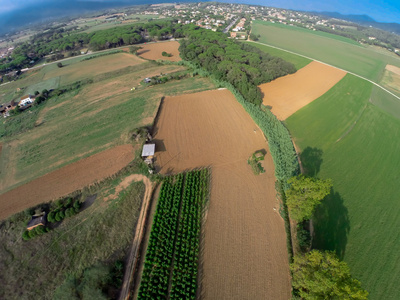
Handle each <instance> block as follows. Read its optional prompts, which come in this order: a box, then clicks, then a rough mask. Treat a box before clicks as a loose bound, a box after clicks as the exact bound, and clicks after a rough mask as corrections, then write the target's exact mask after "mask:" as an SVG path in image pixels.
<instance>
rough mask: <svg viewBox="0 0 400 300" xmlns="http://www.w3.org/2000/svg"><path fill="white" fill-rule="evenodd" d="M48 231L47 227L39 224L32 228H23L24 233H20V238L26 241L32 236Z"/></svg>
mask: <svg viewBox="0 0 400 300" xmlns="http://www.w3.org/2000/svg"><path fill="white" fill-rule="evenodd" d="M49 231H50V228H49V227H47V226H43V225H40V226H37V227H35V228H33V229H32V230H25V231H24V233H23V234H22V238H23V239H24V240H25V241H27V240H30V239H32V238H34V237H35V236H39V235H42V234H45V233H46V232H49Z"/></svg>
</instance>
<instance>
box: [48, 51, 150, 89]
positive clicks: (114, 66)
mask: <svg viewBox="0 0 400 300" xmlns="http://www.w3.org/2000/svg"><path fill="white" fill-rule="evenodd" d="M141 63H143V60H142V59H140V58H138V57H137V56H135V55H132V54H128V53H116V54H110V55H106V56H100V57H96V58H93V59H89V60H85V61H82V62H79V63H74V64H71V65H68V62H65V64H64V67H62V68H52V69H51V70H48V71H46V74H45V76H44V78H43V80H46V79H49V78H53V77H58V76H61V79H60V84H68V83H71V82H74V81H77V80H80V79H86V78H91V77H93V76H94V75H99V74H103V73H107V72H111V71H115V70H118V69H122V68H126V67H129V66H136V65H139V64H141Z"/></svg>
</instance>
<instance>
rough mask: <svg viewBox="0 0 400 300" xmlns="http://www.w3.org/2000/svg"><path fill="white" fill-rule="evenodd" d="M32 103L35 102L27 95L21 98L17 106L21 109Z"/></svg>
mask: <svg viewBox="0 0 400 300" xmlns="http://www.w3.org/2000/svg"><path fill="white" fill-rule="evenodd" d="M33 101H35V98H33V96H31V95H27V96H24V97H22V98H21V100H20V101H19V102H18V106H19V107H23V106H26V105H28V104H32V102H33Z"/></svg>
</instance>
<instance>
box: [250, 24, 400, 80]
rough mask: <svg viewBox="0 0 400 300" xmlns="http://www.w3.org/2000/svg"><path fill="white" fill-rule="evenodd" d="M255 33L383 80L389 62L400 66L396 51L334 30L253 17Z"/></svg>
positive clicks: (263, 40) (272, 42)
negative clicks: (367, 44)
mask: <svg viewBox="0 0 400 300" xmlns="http://www.w3.org/2000/svg"><path fill="white" fill-rule="evenodd" d="M252 33H254V34H260V35H261V38H260V42H261V43H265V44H269V45H272V46H275V47H280V48H282V49H285V50H289V51H293V52H295V53H299V54H301V55H305V56H307V57H311V58H313V59H317V60H320V61H322V62H325V63H328V64H331V65H333V66H335V67H339V68H342V69H344V70H346V71H350V72H354V73H356V74H358V75H360V76H364V77H365V78H368V79H370V80H373V81H375V82H379V81H380V79H381V76H382V74H383V71H384V69H385V66H386V64H391V65H394V66H397V67H400V57H398V56H396V55H395V54H390V53H389V52H387V54H384V53H381V52H380V51H377V50H375V49H374V48H372V47H364V46H361V45H355V44H354V43H355V42H354V41H352V40H350V39H346V40H343V39H345V38H341V37H338V36H336V35H333V34H327V33H321V34H320V33H319V32H314V31H311V30H306V29H301V28H295V27H293V26H286V25H278V24H272V23H268V22H263V21H253V26H252Z"/></svg>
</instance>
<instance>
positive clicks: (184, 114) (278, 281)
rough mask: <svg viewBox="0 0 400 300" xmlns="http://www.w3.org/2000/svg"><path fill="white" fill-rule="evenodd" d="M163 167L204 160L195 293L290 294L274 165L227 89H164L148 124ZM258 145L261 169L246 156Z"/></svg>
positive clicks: (181, 168) (282, 296)
mask: <svg viewBox="0 0 400 300" xmlns="http://www.w3.org/2000/svg"><path fill="white" fill-rule="evenodd" d="M154 140H155V143H156V155H155V159H156V164H157V166H158V167H159V168H160V169H161V170H160V172H161V173H163V174H167V173H177V172H181V171H184V170H187V169H193V168H196V167H204V166H210V167H211V172H212V179H211V192H210V193H211V194H210V202H209V210H208V213H207V220H206V223H205V224H206V225H205V227H204V233H205V234H204V240H203V241H204V250H203V255H202V261H201V262H200V265H202V266H203V268H202V274H203V275H202V280H201V282H200V286H201V290H200V293H201V298H204V299H289V298H290V290H291V286H290V275H289V263H288V256H287V250H286V237H285V230H284V222H283V220H282V218H281V217H280V216H279V214H278V213H277V212H276V211H275V210H274V208H277V207H278V205H277V201H276V196H275V195H276V191H275V177H274V165H273V161H272V157H271V155H270V154H269V148H268V144H267V142H266V140H265V138H264V137H263V134H262V132H261V131H260V129H258V128H257V126H256V124H255V123H254V122H253V120H252V119H251V118H250V116H249V115H248V114H247V113H246V112H245V111H244V109H243V108H242V107H241V105H240V104H239V103H238V102H237V101H236V100H235V98H234V96H233V95H232V94H231V93H230V92H229V91H228V90H214V91H206V92H201V93H196V94H187V95H182V96H176V97H166V98H165V100H164V101H163V104H162V107H161V111H160V115H159V119H158V121H157V124H156V127H155V136H154ZM261 149H265V150H266V151H267V155H266V156H265V164H264V167H265V170H266V172H265V173H263V174H262V175H254V174H253V172H252V170H251V167H250V166H249V165H248V164H247V159H248V158H249V157H250V155H251V154H252V153H253V152H254V151H256V150H261Z"/></svg>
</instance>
